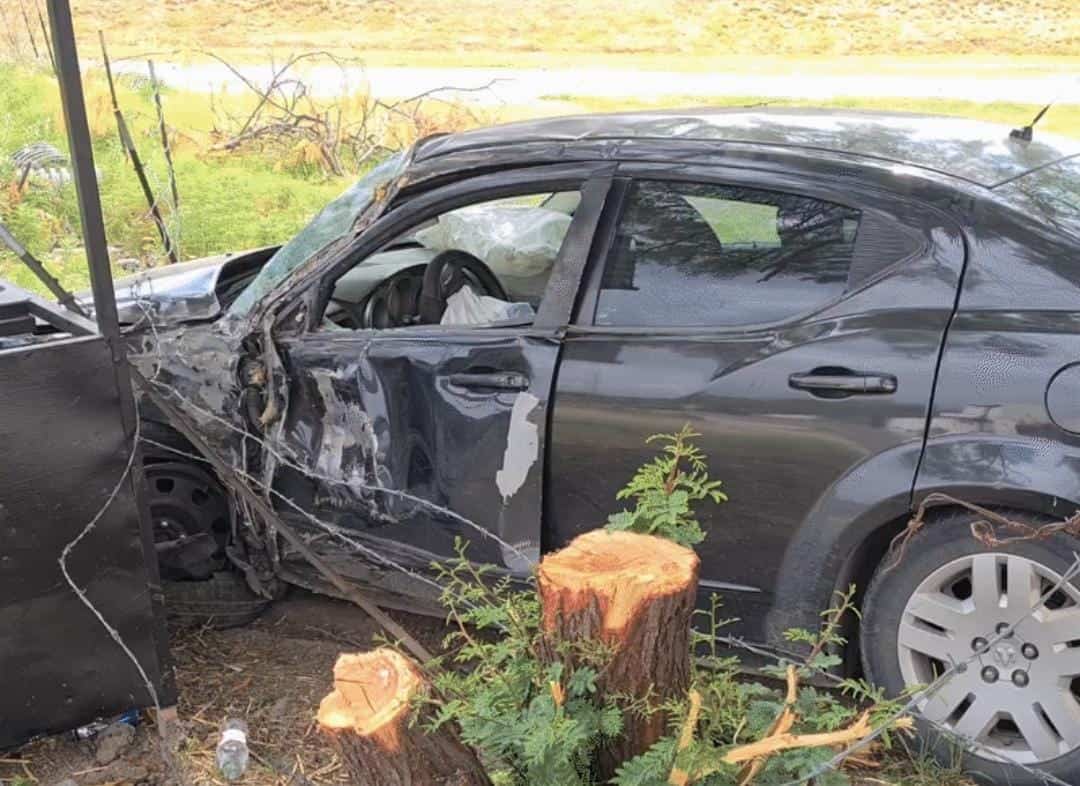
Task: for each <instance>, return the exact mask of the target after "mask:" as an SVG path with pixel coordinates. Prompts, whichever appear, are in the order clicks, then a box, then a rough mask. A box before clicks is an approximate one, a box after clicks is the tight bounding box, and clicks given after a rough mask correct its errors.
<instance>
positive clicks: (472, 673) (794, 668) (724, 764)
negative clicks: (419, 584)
mask: <svg viewBox="0 0 1080 786" xmlns="http://www.w3.org/2000/svg"><path fill="white" fill-rule="evenodd" d="M695 436H696V435H695V434H694V432H693V431H692V430H690V429H689V428H684V429H682V430H681V431H680V432H678V433H676V434H668V435H658V436H657V437H654V438H652V439H651V440H650V441H658V442H660V443H661V449H660V453H659V455H658V456H657V457H656V458H655V459H654V460H653V461H652V462H650V463H648V464H646V465H645V466H644V467H642V468H641V469H640V470H639V471H638V472H637V474H636V475H635V476H634V478H633V479H632V480H631V482H630V483H629V484H628V485H627V486H626V488H624V489H623V490H622V491H621V492H620V494H619V497H620V498H622V499H629V498H633V499H635V500H636V502H637V505H636V507H635V508H634V510H633V511H624V512H623V513H620V514H615V515H614V516H612V521H611V524H609V527H611V528H614V529H631V530H637V531H643V532H647V533H653V534H657V535H662V536H665V537H669V538H671V539H673V540H676V541H680V542H683V543H693V542H700V540H701V539H702V538H703V537H704V533H702V531H701V528H700V527H699V526H698V524H697V521H696V519H695V517H694V508H695V507H696V506H697V505H698V504H701V503H709V502H711V503H713V504H716V503H718V502H721V501H723V499H725V497H724V495H723V494H722V493H721V492H719V490H718V488H719V482H718V481H714V480H710V479H709V476H708V467H707V465H706V460H705V456H704V455H703V454H701V452H700V451H699V450H698V449H697V448H696V447H695V446H694V445H693V442H692V440H693V438H694V437H695ZM436 568H437V570H438V571H439V573H440V578H441V582H442V583H443V585H444V587H445V591H444V593H443V603H444V604H445V606H446V608H447V611H448V615H449V620H450V622H451V624H453V625H454V626H455V627H456V628H457V630H456V631H455V632H453V633H452V634H450V636H449V637H448V638H447V641H446V646H447V650H448V651H449V652H450V653H451V654H450V655H448V656H445V657H444V658H443V659H442V660H441V661H439V662H436V663H434V664H431V669H432V672H433V683H434V685H435V688H436V690H435V694H434V696H435V698H429V699H427V701H429V702H434V705H435V712H434V715H433V720H432V721H431V726H432V727H439V726H441V725H443V724H447V723H450V724H456V725H457V726H458V727H459V728H460V730H461V734H462V738H463V739H464V740H465V741H466V742H467V743H469V744H471V745H473V746H474V747H475V748H476V749H477V750H478V751H479V752H480V754H481V757H482V759H483V760H484V762H485V764H486V765H487V767H488V769H489V772H490V774H491V776H492V779H493V780H494V781H495V782H496V783H497V784H502V786H526V784H528V785H529V786H532V785H533V784H538V785H540V786H544V785H545V784H547V785H550V786H556V785H558V786H589V785H590V784H593V783H595V782H596V781H595V771H596V769H595V764H594V762H595V757H596V754H597V752H598V751H599V750H600V748H601V747H602V746H604V745H605V744H606V743H607V742H609V741H611V740H612V739H614V738H616V737H617V736H618V735H619V733H620V732H621V730H622V726H623V720H622V719H623V717H624V713H640V714H642V715H647V716H652V715H653V714H654V713H655V712H656V711H657V710H664V711H665V713H666V715H667V716H668V717H669V718H671V719H672V726H671V728H670V730H669V734H668V735H667V736H665V737H664V738H662V739H661V740H659V741H658V742H656V743H655V744H654V745H653V746H652V747H651V748H650V749H649V750H648V751H647V752H646V753H644V754H642V755H640V756H637V757H636V758H633V759H631V760H629V761H626V762H624V763H623V765H622V767H621V768H620V769H619V771H618V774H617V775H616V777H615V779H614V781H613V783H615V784H617V785H618V786H663V785H664V784H668V783H679V784H683V786H687V784H692V783H697V784H708V785H709V786H735V784H746V783H750V782H753V783H755V784H760V785H761V786H767V785H768V784H781V783H786V782H789V781H791V780H796V779H799V778H803V777H805V776H806V775H808V774H809V773H811V772H813V771H814V770H815V769H816V768H818V767H820V766H821V765H822V764H824V763H826V762H828V761H829V760H830V759H831V758H832V757H833V756H834V755H835V753H836V751H835V750H834V748H833V747H831V746H825V747H819V746H806V747H793V748H790V749H786V750H780V751H779V752H776V753H775V754H773V755H769V756H767V757H764V758H758V759H756V760H754V759H747V758H745V751H746V749H745V748H744V747H742V746H745V745H746V744H747V743H752V742H755V741H759V740H762V739H763V738H766V737H771V736H772V735H773V734H778V733H781V732H787V733H790V734H794V735H803V734H819V733H829V732H837V731H838V730H844V729H845V727H849V726H851V727H852V728H853V731H851V734H852V735H854V734H856V733H857V732H859V729H865V728H866V725H867V724H870V725H876V724H877V723H880V722H886V721H887V720H888V719H889V718H890V717H891V715H892V713H894V712H895V710H896V707H897V705H896V704H894V703H893V702H890V701H887V700H885V698H884V697H883V696H882V695H881V694H880V693H879V692H878V691H876V690H875V689H874V688H872V687H871V686H869V685H867V684H865V683H863V682H861V681H856V680H847V681H844V682H842V683H840V685H839V689H838V690H837V691H827V690H821V689H818V688H814V687H801V686H803V685H805V683H807V682H808V681H814V680H815V679H817V678H820V677H821V676H822V675H823V674H825V673H826V672H827V671H828V670H829V669H831V668H832V667H834V666H836V665H838V663H839V658H838V656H837V655H836V654H835V651H836V650H837V649H839V648H840V647H842V645H843V644H844V640H843V638H842V637H841V636H840V633H839V632H840V630H841V625H840V622H841V620H842V619H843V617H844V616H845V615H847V614H849V613H854V609H853V607H852V603H851V599H852V596H853V594H854V591H853V590H852V591H851V592H849V593H847V594H846V595H844V596H842V597H840V598H838V602H837V605H836V608H834V609H830V610H828V611H827V612H825V613H824V614H823V621H822V626H821V629H820V630H819V631H807V630H792V631H789V632H788V634H787V638H788V640H789V641H791V642H792V643H793V645H796V646H801V647H802V648H803V649H804V651H805V652H806V655H805V657H804V658H803V659H802V660H800V661H798V662H792V661H789V662H783V663H780V664H778V665H777V666H774V667H772V668H771V669H768V670H767V671H769V672H771V674H772V675H773V676H775V677H778V678H780V679H782V680H784V682H785V683H786V685H785V686H784V687H781V686H780V685H779V684H777V683H771V682H770V683H764V682H754V681H748V680H745V679H742V678H740V672H741V669H742V665H741V662H740V660H739V659H738V658H737V657H734V656H731V655H729V654H726V653H725V652H723V651H722V650H721V649H720V648H719V646H718V643H717V639H718V637H719V636H721V635H722V632H723V627H724V625H725V624H726V622H727V621H725V620H723V619H722V618H721V616H720V612H721V603H720V600H719V599H718V598H716V597H715V596H714V598H713V601H712V606H711V608H710V609H709V610H708V611H704V612H698V614H699V621H700V624H699V625H698V630H696V631H694V633H693V636H692V644H691V651H692V652H693V653H695V654H696V655H697V656H698V657H696V658H695V660H694V666H693V671H692V676H691V683H690V690H689V691H688V692H687V694H686V696H680V697H679V698H677V699H674V700H670V701H667V702H662V703H661V702H658V701H657V700H656V699H655V697H654V695H652V693H651V692H650V694H649V695H636V696H625V695H603V694H602V693H601V692H600V691H598V690H597V687H596V686H597V678H598V675H600V674H602V673H603V671H604V669H605V666H606V664H607V662H608V660H609V655H610V652H609V651H608V650H606V649H605V647H603V646H598V645H597V644H596V643H595V642H591V643H587V642H583V643H581V644H580V646H576V647H575V648H574V650H573V651H572V652H565V653H563V657H562V660H561V661H560V662H556V663H551V662H550V660H547V661H545V659H544V658H542V657H540V654H539V652H540V644H541V641H540V639H541V636H542V630H541V603H540V601H539V599H538V596H537V593H536V591H535V590H534V589H528V590H526V591H524V592H522V591H519V590H520V588H516V587H515V586H514V585H513V583H512V581H511V580H510V579H508V578H503V579H498V580H494V579H493V577H492V574H491V570H492V569H491V568H489V567H478V566H475V565H473V564H472V563H470V562H469V561H468V559H467V557H466V552H465V547H464V545H463V544H460V543H459V545H458V556H457V559H455V560H453V561H451V562H450V563H449V564H447V565H442V566H439V565H437V566H436ZM571 664H573V665H571ZM853 724H854V726H853ZM845 733H847V732H845ZM860 733H861V732H860ZM853 738H854V737H853ZM886 742H887V738H886ZM755 762H756V763H755ZM815 782H816V783H817V784H819V786H821V785H823V784H837V785H840V784H848V783H850V782H851V780H850V778H849V776H848V775H847V774H846V773H845V772H843V771H840V770H830V771H829V772H828V773H827V774H825V775H823V776H821V777H819V778H818V779H817V780H816V781H815Z"/></svg>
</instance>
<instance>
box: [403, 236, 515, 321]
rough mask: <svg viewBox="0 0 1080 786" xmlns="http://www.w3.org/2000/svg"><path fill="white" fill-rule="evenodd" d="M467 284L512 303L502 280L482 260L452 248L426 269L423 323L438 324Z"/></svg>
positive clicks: (421, 306) (421, 311)
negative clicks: (453, 299)
mask: <svg viewBox="0 0 1080 786" xmlns="http://www.w3.org/2000/svg"><path fill="white" fill-rule="evenodd" d="M466 284H468V285H470V286H472V287H474V288H475V289H479V290H480V294H484V295H490V296H491V297H494V298H498V299H499V300H509V299H510V298H509V297H508V296H507V294H506V290H505V289H503V286H502V284H501V283H499V279H498V278H496V276H495V274H494V273H492V272H491V268H489V267H488V266H487V265H486V264H484V261H483V260H482V259H479V258H478V257H474V256H473V255H472V254H469V253H468V252H465V251H459V250H458V249H450V250H449V251H443V252H442V253H440V254H437V255H436V256H435V258H434V259H432V260H431V261H430V262H428V264H427V268H426V269H425V270H424V283H423V287H422V288H421V290H420V302H419V304H418V305H419V308H418V313H419V316H420V323H421V324H425V325H437V324H439V322H440V320H442V315H443V312H444V311H446V301H447V299H448V298H449V297H450V296H451V295H453V294H454V293H455V292H457V291H458V290H460V289H461V288H462V287H463V286H465V285H466Z"/></svg>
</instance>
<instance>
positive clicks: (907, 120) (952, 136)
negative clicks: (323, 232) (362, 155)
mask: <svg viewBox="0 0 1080 786" xmlns="http://www.w3.org/2000/svg"><path fill="white" fill-rule="evenodd" d="M1051 111H1052V110H1051ZM1017 120H1018V124H1019V123H1020V121H1022V120H1023V118H1018V119H1017ZM1009 130H1010V129H1009V128H1008V127H1007V126H1003V125H998V124H994V123H986V122H982V121H977V120H968V119H965V118H959V117H944V116H936V115H920V114H910V113H888V112H854V111H846V110H835V111H831V110H821V109H754V110H746V109H703V110H692V111H685V112H637V113H624V114H594V115H580V116H573V117H558V118H548V119H542V120H529V121H523V122H517V123H509V124H505V125H500V126H492V127H489V128H482V129H477V130H474V131H466V132H463V133H459V134H450V135H446V136H439V137H434V138H430V139H428V140H426V141H423V142H421V143H420V144H419V145H418V146H417V148H416V150H415V153H414V161H416V162H424V161H431V160H433V159H436V158H439V157H442V156H451V155H454V154H458V153H466V152H472V151H478V150H491V149H493V148H499V147H504V146H515V145H523V144H528V143H534V142H573V141H597V140H613V141H616V140H646V139H653V140H671V141H678V140H685V141H696V142H718V143H722V144H723V145H725V146H726V145H740V144H750V145H764V146H775V147H783V148H793V149H805V150H814V151H829V152H833V153H841V154H846V155H857V156H863V157H868V158H874V159H879V160H883V161H888V162H892V163H897V164H905V165H910V166H916V167H920V168H923V169H927V170H930V171H933V172H937V173H940V174H944V175H948V176H950V177H955V178H960V179H962V180H966V181H968V182H970V183H974V184H976V185H980V186H985V187H993V186H995V185H998V184H1001V183H1003V182H1005V181H1009V180H1012V179H1014V178H1016V177H1019V176H1021V175H1023V174H1025V173H1026V172H1030V171H1031V170H1033V169H1037V168H1039V167H1044V166H1047V165H1050V164H1053V163H1054V162H1055V161H1060V160H1062V159H1064V158H1068V157H1070V156H1074V155H1080V142H1077V141H1073V140H1069V139H1065V138H1062V137H1056V136H1053V135H1050V134H1043V133H1040V132H1039V130H1038V129H1036V130H1035V138H1034V140H1032V141H1030V142H1024V141H1020V140H1015V139H1011V138H1010V137H1009Z"/></svg>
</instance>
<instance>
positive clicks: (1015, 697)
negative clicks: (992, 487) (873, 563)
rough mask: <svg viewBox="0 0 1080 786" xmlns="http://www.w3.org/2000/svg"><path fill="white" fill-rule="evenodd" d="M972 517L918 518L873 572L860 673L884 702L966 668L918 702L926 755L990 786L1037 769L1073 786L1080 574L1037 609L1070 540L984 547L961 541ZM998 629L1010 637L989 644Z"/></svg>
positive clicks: (1078, 732)
mask: <svg viewBox="0 0 1080 786" xmlns="http://www.w3.org/2000/svg"><path fill="white" fill-rule="evenodd" d="M976 518H977V517H976V516H973V515H970V514H967V513H951V514H945V515H939V516H938V517H937V518H934V519H928V520H927V522H926V525H925V526H924V528H923V530H922V531H920V532H919V533H918V534H917V535H915V536H914V537H913V538H912V539H911V541H910V542H909V544H908V546H907V548H906V550H905V551H904V553H903V556H902V558H901V559H900V560H899V562H898V564H895V565H893V562H894V559H893V557H892V556H890V557H887V558H886V559H885V560H884V562H883V564H882V566H881V567H879V568H878V571H877V573H876V574H875V576H874V578H873V581H872V582H871V584H870V586H869V588H868V590H867V594H866V599H865V603H864V605H863V621H862V626H861V633H860V644H861V649H862V658H863V664H864V667H865V669H866V672H867V675H868V676H869V678H870V679H871V680H872V681H873V682H875V683H877V684H879V685H882V686H883V687H885V688H886V689H887V690H889V691H890V692H891V693H892V694H894V695H895V694H899V693H900V692H901V691H902V690H904V689H905V688H909V689H910V688H912V687H914V686H920V685H923V686H925V685H929V684H931V683H933V682H934V681H935V680H936V679H937V677H938V676H939V675H941V674H942V673H943V672H945V670H946V669H948V668H949V666H950V664H953V663H964V662H967V665H966V667H965V668H963V669H957V670H956V672H955V673H954V674H952V675H951V676H949V677H948V678H947V679H945V680H944V681H943V682H942V683H941V684H940V686H939V687H938V688H937V689H935V690H933V691H929V692H928V695H927V696H926V697H925V698H924V699H923V700H922V702H921V704H920V713H921V715H922V716H923V717H922V718H920V719H919V721H918V724H919V727H920V731H921V732H922V734H923V735H924V736H925V737H926V739H927V740H928V741H929V742H930V743H931V745H932V746H933V748H934V749H935V750H936V751H937V752H938V753H939V754H940V755H941V756H943V757H951V754H952V753H953V751H955V750H956V749H957V748H960V749H963V750H965V751H966V752H965V754H964V763H965V765H966V767H967V769H968V770H970V771H971V772H972V773H977V774H981V775H984V776H987V777H989V778H990V779H991V780H992V782H998V781H1001V782H1007V783H1012V784H1032V786H1034V784H1041V783H1044V782H1045V779H1043V778H1041V777H1039V776H1038V775H1037V774H1035V773H1033V772H1031V770H1042V771H1044V772H1047V773H1049V774H1051V775H1052V776H1054V777H1056V778H1059V779H1061V780H1063V781H1065V782H1066V783H1080V579H1074V581H1073V582H1071V583H1068V584H1065V585H1064V586H1062V587H1061V588H1060V589H1059V590H1057V591H1055V592H1053V593H1052V594H1051V595H1050V597H1049V598H1048V599H1047V600H1046V602H1045V603H1040V599H1041V598H1042V597H1043V596H1044V595H1045V594H1046V593H1047V592H1048V591H1050V590H1052V589H1053V588H1054V586H1055V585H1056V584H1057V583H1058V582H1059V581H1060V579H1061V577H1062V576H1063V575H1064V574H1065V572H1066V571H1067V570H1068V569H1069V568H1070V566H1071V565H1072V562H1073V559H1074V556H1073V553H1074V551H1075V550H1080V541H1077V540H1075V539H1074V538H1071V537H1069V536H1068V535H1064V534H1057V535H1054V536H1053V537H1051V538H1049V539H1047V540H1043V541H1025V542H1019V543H1014V544H1011V545H1008V546H1003V547H1001V548H999V549H995V550H988V549H987V548H986V547H984V546H983V545H981V544H980V543H979V542H977V541H976V540H975V539H974V538H973V537H972V534H971V530H970V524H971V522H972V521H974V520H975V519H976ZM1014 518H1023V517H1021V516H1014ZM1027 520H1028V523H1032V524H1041V523H1043V522H1041V521H1037V520H1034V519H1033V518H1032V519H1027ZM1008 626H1015V633H1014V634H1013V635H1011V636H1009V637H1008V638H1004V639H1001V640H1000V641H997V642H996V643H995V642H994V641H993V640H994V638H995V635H996V633H997V632H998V631H1001V630H1005V629H1006V628H1007V627H1008ZM1018 765H1022V766H1018ZM1025 768H1026V769H1025Z"/></svg>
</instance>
